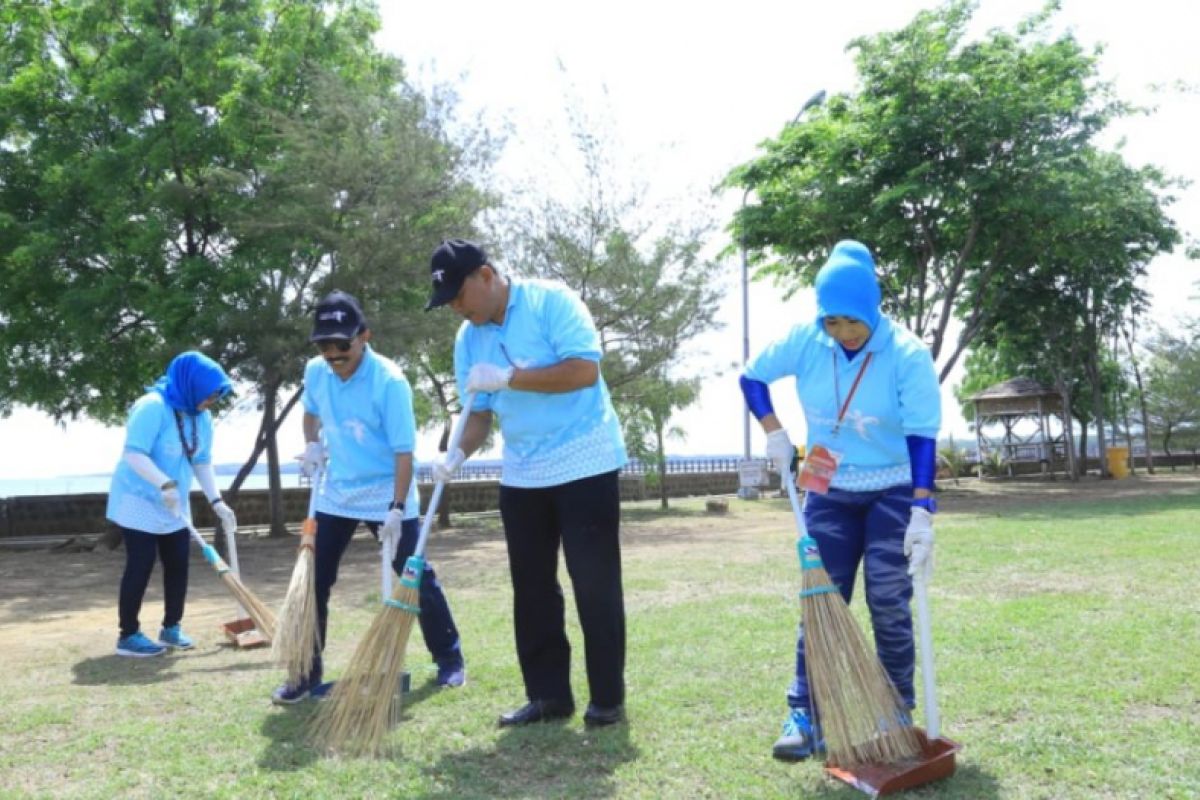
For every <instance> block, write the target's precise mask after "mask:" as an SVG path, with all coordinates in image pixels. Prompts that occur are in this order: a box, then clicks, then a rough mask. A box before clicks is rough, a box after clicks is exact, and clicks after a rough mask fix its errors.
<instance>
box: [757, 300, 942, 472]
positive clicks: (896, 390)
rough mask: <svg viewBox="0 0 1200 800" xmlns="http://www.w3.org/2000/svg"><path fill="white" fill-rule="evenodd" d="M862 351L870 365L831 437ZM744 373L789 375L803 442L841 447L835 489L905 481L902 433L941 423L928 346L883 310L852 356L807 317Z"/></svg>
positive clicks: (930, 433) (932, 434)
mask: <svg viewBox="0 0 1200 800" xmlns="http://www.w3.org/2000/svg"><path fill="white" fill-rule="evenodd" d="M868 353H870V354H871V363H870V364H869V365H868V366H867V368H866V370H865V372H863V376H862V381H861V382H860V383H859V386H858V390H857V391H856V392H855V393H854V398H853V399H852V400H851V402H850V405H849V407H848V408H847V409H846V416H845V417H844V418H843V420H842V424H841V427H840V430H839V433H838V435H837V436H836V437H835V436H833V434H832V431H833V428H834V425H835V423H836V422H837V417H838V411H839V409H840V404H841V403H845V401H846V397H847V395H849V393H850V388H851V386H853V385H854V379H855V377H856V376H857V375H858V373H859V370H860V368H862V365H863V363H864V361H865V359H866V357H867V354H868ZM835 370H836V372H835ZM745 374H746V377H747V378H750V379H752V380H756V381H762V382H763V383H766V384H770V383H773V382H774V381H777V380H779V379H780V378H784V377H787V376H789V375H791V376H794V377H795V378H796V393H797V395H798V396H799V398H800V405H801V406H802V407H803V409H804V419H805V421H806V422H807V423H808V437H807V445H806V446H807V448H808V449H812V447H813V445H815V444H823V445H825V446H826V447H828V448H829V449H831V450H836V451H839V452H841V453H842V462H841V466H839V467H838V471H837V474H836V475H835V476H834V479H833V481H832V482H831V484H830V485H831V486H834V487H836V488H839V489H846V490H849V491H869V490H875V489H885V488H888V487H890V486H899V485H903V484H906V483H908V482H909V481H910V480H911V479H912V473H911V468H910V466H909V458H908V445H907V443H906V441H905V438H904V437H905V436H924V437H927V438H930V439H936V438H937V435H938V429H939V428H941V424H942V401H941V390H940V388H939V386H938V380H937V373H936V372H935V370H934V367H933V357H932V356H931V355H930V353H929V348H928V347H926V346H925V345H924V344H922V343H921V341H920V340H919V339H917V337H916V336H914V335H913V334H912V333H910V332H909V331H907V330H905V329H904V328H901V327H900V326H898V325H896V324H895V323H894V322H893V321H892V320H891V319H889V318H888V317H886V316H882V317H880V320H879V325H878V326H877V327H876V329H875V330H874V331H873V332H872V334H871V338H870V339H869V340H867V344H866V345H865V346H864V347H863V349H862V350H861V351H860V352H859V353H858V354H857V356H856V357H855V358H854V360H853V361H851V360H849V359H848V358H847V357H846V354H845V352H844V351H843V350H842V348H841V347H840V346H838V344H837V342H836V341H835V340H834V339H833V338H832V337H831V336H829V334H827V333H826V332H825V331H824V330H823V329H822V328H821V327H820V325H819V322H816V321H810V322H805V323H801V324H799V325H796V326H795V327H794V328H792V330H791V331H790V332H789V333H788V334H787V335H786V336H785V337H783V338H782V339H778V340H776V341H774V342H772V343H771V344H769V345H767V347H766V348H765V349H764V350H763V351H762V352H761V353H759V354H758V355H757V356H755V357H754V358H753V359H752V360H751V361H750V363H749V364H748V365H747V367H746V371H745ZM835 375H836V382H835ZM839 398H840V400H839Z"/></svg>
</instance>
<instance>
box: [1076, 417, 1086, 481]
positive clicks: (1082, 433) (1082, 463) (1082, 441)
mask: <svg viewBox="0 0 1200 800" xmlns="http://www.w3.org/2000/svg"><path fill="white" fill-rule="evenodd" d="M1072 422H1074V418H1072ZM1087 441H1088V426H1087V423H1086V422H1083V421H1082V420H1081V421H1080V423H1079V477H1081V478H1085V477H1087V473H1088V452H1087Z"/></svg>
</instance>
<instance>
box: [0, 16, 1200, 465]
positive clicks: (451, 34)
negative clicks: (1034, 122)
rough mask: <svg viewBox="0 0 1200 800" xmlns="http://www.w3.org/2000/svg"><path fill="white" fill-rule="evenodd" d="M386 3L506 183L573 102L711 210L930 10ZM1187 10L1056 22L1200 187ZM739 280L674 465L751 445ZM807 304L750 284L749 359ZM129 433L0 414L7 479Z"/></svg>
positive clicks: (1157, 154)
mask: <svg viewBox="0 0 1200 800" xmlns="http://www.w3.org/2000/svg"><path fill="white" fill-rule="evenodd" d="M380 5H381V6H382V7H383V8H382V13H383V24H384V28H383V31H382V32H381V33H380V35H379V37H378V40H377V41H378V44H379V46H380V47H382V48H383V49H386V50H388V51H390V52H393V53H395V54H397V55H399V56H401V57H402V58H403V59H404V60H405V61H406V63H407V64H408V65H409V70H410V74H411V76H412V77H413V79H414V80H415V82H416V83H417V84H418V85H421V86H428V85H430V84H432V83H433V82H435V81H436V82H443V83H446V82H449V83H453V84H455V85H456V86H457V88H458V91H459V94H460V96H461V100H462V105H461V111H462V113H463V115H464V116H465V117H468V118H474V117H476V116H478V117H480V118H482V119H483V120H485V121H486V122H488V123H489V124H494V125H496V126H501V125H505V126H508V127H509V129H510V131H511V133H510V135H509V145H508V147H507V149H506V155H505V157H504V159H503V160H502V162H501V165H500V172H501V173H502V174H503V175H506V176H508V177H512V178H519V177H539V175H538V173H541V172H545V173H547V175H546V177H547V178H550V179H552V178H553V173H554V170H555V168H556V167H555V165H554V163H553V162H548V160H547V158H546V153H547V152H548V146H549V145H548V142H549V140H550V138H552V135H553V134H552V132H553V131H561V130H562V128H563V125H564V122H565V113H564V105H565V103H566V98H567V97H568V94H569V93H570V94H571V95H572V96H574V97H576V98H578V99H580V100H581V101H582V102H583V103H584V104H585V105H586V106H587V107H588V108H589V116H595V117H596V118H599V119H602V120H608V121H609V122H610V123H611V129H612V130H615V132H616V135H617V138H618V139H619V144H620V147H621V153H622V155H623V156H625V157H626V159H627V160H626V161H625V164H626V165H627V167H628V169H629V171H630V175H629V176H628V178H627V179H628V180H631V181H640V182H642V183H644V184H645V185H647V186H648V187H649V189H650V192H651V197H652V199H654V200H656V201H658V202H661V203H666V204H674V205H676V206H679V207H687V206H689V204H693V203H694V204H695V205H696V206H697V207H699V206H703V205H705V204H708V205H711V204H712V202H713V200H712V198H711V196H710V191H709V187H711V186H712V185H713V184H714V183H715V182H716V181H717V180H719V179H720V178H721V177H722V176H723V175H724V174H725V173H726V172H727V171H728V170H729V169H730V168H731V167H733V166H735V165H736V164H739V163H741V162H743V161H746V160H747V159H749V158H752V157H753V156H754V155H755V153H756V145H757V144H758V143H759V142H761V141H763V140H764V139H767V138H769V137H773V136H775V135H777V134H778V133H779V131H780V129H781V127H782V126H783V125H784V124H785V123H787V122H788V121H790V120H791V119H792V118H793V117H794V116H795V114H796V111H797V110H798V109H799V107H800V105H801V104H802V103H803V102H804V100H805V99H807V98H808V97H809V96H811V95H812V94H813V92H815V91H817V90H818V89H825V90H827V91H829V92H830V93H834V92H838V91H846V90H852V89H853V88H854V70H853V65H852V63H851V59H850V56H849V55H848V54H847V53H846V52H845V46H846V44H847V43H848V42H849V41H850V40H851V39H852V38H854V37H856V36H861V35H864V34H870V33H875V32H878V31H882V30H891V29H895V28H897V27H900V26H902V25H904V24H905V23H906V22H908V21H909V20H910V19H911V18H912V16H913V15H914V14H915V13H916V12H917V11H918V10H919V9H922V8H931V7H934V6H935V5H936V4H935V3H934V2H931V1H929V2H918V1H917V0H847V2H842V3H827V4H824V3H823V4H816V3H800V2H784V1H783V0H779V1H778V2H766V0H742V2H739V3H736V4H700V3H694V2H681V1H679V0H659V2H645V1H644V0H642V1H641V2H636V3H635V2H630V1H629V0H610V2H608V3H605V4H601V5H597V4H587V5H586V6H585V5H584V4H579V3H571V2H562V0H558V2H522V1H520V0H512V1H511V2H507V3H497V2H483V1H482V0H469V1H468V0H442V2H439V3H408V2H406V3H399V2H387V0H383V1H382V2H380ZM980 6H981V7H980V9H979V11H978V12H977V14H976V23H977V25H978V26H979V28H980V29H986V28H990V27H996V26H1000V27H1004V28H1006V29H1010V30H1011V29H1012V27H1013V26H1014V25H1015V24H1016V22H1017V21H1018V20H1019V19H1020V18H1021V17H1023V16H1024V15H1025V14H1027V13H1029V12H1031V11H1033V10H1035V9H1036V8H1038V7H1039V6H1040V3H1039V2H1037V1H1036V0H1003V1H1002V0H982V1H981V3H980ZM1193 9H1194V6H1193V4H1192V3H1190V2H1188V0H1141V1H1140V2H1138V3H1136V4H1130V3H1128V2H1116V1H1115V0H1103V1H1097V0H1093V1H1092V2H1088V1H1087V0H1064V2H1063V10H1062V11H1061V12H1060V13H1059V14H1058V15H1057V17H1056V19H1057V22H1056V24H1057V25H1058V26H1059V27H1070V28H1071V29H1072V30H1074V32H1075V34H1076V35H1077V37H1078V38H1079V39H1080V40H1081V41H1082V42H1083V43H1084V44H1085V45H1086V46H1091V45H1093V44H1097V43H1104V44H1105V45H1106V50H1105V53H1104V55H1103V56H1102V60H1101V74H1102V75H1104V76H1105V77H1108V78H1111V79H1113V80H1115V81H1116V83H1117V86H1118V89H1119V91H1120V93H1121V95H1122V97H1124V98H1125V99H1128V100H1132V101H1135V102H1141V103H1144V104H1152V105H1157V106H1159V111H1158V112H1157V113H1156V114H1155V115H1153V116H1152V117H1150V118H1148V119H1138V120H1128V121H1125V122H1123V123H1122V125H1121V128H1120V130H1119V131H1117V132H1116V134H1118V135H1120V136H1123V137H1124V138H1125V140H1126V145H1125V153H1126V157H1127V158H1129V159H1130V160H1131V161H1132V162H1134V163H1142V162H1152V163H1155V164H1158V165H1160V166H1162V167H1163V168H1165V169H1166V170H1167V172H1168V173H1170V174H1173V175H1176V176H1182V177H1186V178H1192V179H1195V178H1197V177H1200V155H1198V151H1197V148H1196V146H1195V145H1194V131H1195V130H1196V129H1197V127H1198V125H1197V123H1200V93H1197V92H1193V93H1192V94H1190V95H1180V94H1177V93H1176V94H1170V95H1154V94H1152V93H1151V92H1150V91H1149V89H1148V87H1150V86H1151V85H1153V84H1173V83H1174V82H1176V81H1178V80H1180V79H1185V80H1191V81H1193V82H1200V48H1198V47H1197V46H1196V37H1195V31H1196V29H1197V20H1196V17H1197V12H1196V11H1195V10H1193ZM559 62H561V63H562V64H563V65H564V67H565V69H566V73H565V75H564V74H563V73H562V72H561V71H560V70H559V67H558V64H559ZM1198 91H1200V90H1198ZM592 109H594V113H593V112H592ZM1112 141H1114V142H1115V141H1116V139H1115V138H1114V139H1113V140H1112ZM732 194H734V193H732V192H731V193H727V196H725V197H721V198H718V199H717V203H718V208H717V217H716V218H717V221H718V223H720V224H724V222H725V221H726V220H727V219H728V217H729V214H730V213H731V212H732V211H733V210H734V209H735V208H736V207H737V204H738V203H739V202H740V199H741V198H740V196H738V197H733V196H729V195H732ZM1179 196H1180V201H1179V202H1178V203H1177V204H1176V205H1175V206H1173V207H1172V208H1171V209H1170V213H1171V214H1172V216H1173V217H1174V219H1175V220H1176V222H1177V223H1178V224H1179V225H1180V227H1181V228H1182V229H1183V230H1185V231H1191V232H1193V233H1196V232H1200V226H1198V225H1197V224H1196V223H1197V219H1198V217H1200V188H1198V187H1191V188H1189V189H1187V190H1186V191H1183V192H1181V193H1180V195H1179ZM860 238H862V239H863V240H864V241H866V242H867V243H868V244H869V243H870V239H871V237H870V232H869V231H864V232H862V234H861V236H860ZM724 243H725V242H724V240H722V241H720V242H719V243H718V244H721V245H723V244H724ZM727 269H728V271H727V275H726V278H725V284H724V285H726V286H727V287H728V292H727V295H726V301H725V303H724V304H723V305H722V308H721V313H720V318H721V320H722V321H723V322H724V329H723V330H722V331H721V332H720V333H719V334H714V335H711V336H708V337H705V338H704V340H703V341H701V342H698V343H697V348H698V349H699V350H700V351H702V352H704V353H705V355H704V356H702V357H698V358H697V359H696V361H697V362H698V363H699V364H700V365H701V367H702V368H705V369H709V368H711V367H713V366H717V365H719V366H721V367H723V368H724V374H723V375H722V376H721V377H718V378H713V379H712V380H710V381H709V383H708V385H707V387H706V389H705V390H704V392H703V394H702V396H701V400H700V402H699V403H698V404H697V405H696V406H694V407H692V408H691V409H689V410H687V411H686V412H684V413H683V414H681V415H680V416H679V417H678V419H677V420H676V422H677V423H678V424H679V425H681V426H682V427H684V428H685V429H686V430H687V431H688V437H687V439H686V441H683V442H675V443H673V444H672V446H671V447H670V448H669V450H670V452H673V453H681V454H682V453H740V452H741V450H742V443H743V432H742V431H743V428H742V419H743V415H742V410H741V409H742V403H741V396H740V393H739V392H738V390H737V382H736V375H737V370H736V366H735V365H740V363H741V349H742V345H741V339H742V316H741V294H740V277H739V276H740V266H739V263H738V261H737V259H731V260H730V261H729V263H728V264H727ZM1198 278H1200V269H1198V268H1197V267H1196V266H1195V265H1193V264H1191V263H1189V262H1187V261H1186V260H1185V259H1183V257H1182V254H1181V253H1178V254H1176V255H1174V256H1168V257H1164V258H1161V259H1159V260H1158V261H1156V262H1155V264H1154V265H1152V267H1151V275H1150V280H1149V283H1148V284H1147V285H1148V288H1149V289H1150V290H1151V292H1152V295H1153V301H1154V305H1153V316H1154V317H1155V318H1157V319H1159V320H1164V321H1165V320H1169V319H1171V318H1172V317H1176V316H1181V315H1184V314H1195V313H1196V312H1197V307H1198V306H1200V303H1197V302H1196V301H1195V300H1194V299H1189V298H1194V297H1195V296H1196V295H1197V293H1198V291H1197V289H1195V288H1194V283H1195V281H1196V280H1197V279H1198ZM810 302H811V301H810V299H809V298H807V297H805V296H803V295H801V296H798V297H796V298H794V299H793V300H792V301H791V302H790V303H784V302H782V301H781V300H780V297H779V292H778V291H777V290H775V289H774V288H773V287H771V286H769V285H765V284H755V285H753V286H752V288H751V293H750V307H751V314H750V317H751V319H750V349H751V352H752V353H753V352H756V351H757V350H758V349H759V348H761V347H762V346H764V345H765V344H766V343H767V342H768V341H769V340H770V339H772V338H774V337H775V336H778V335H779V334H780V333H781V332H782V331H783V330H785V329H786V327H787V326H788V325H789V324H790V321H791V320H792V319H794V318H796V317H798V316H802V315H803V314H804V313H805V311H806V310H807V309H809V308H810V306H809V305H808V304H809V303H810ZM447 324H454V323H453V322H451V321H450V320H447ZM389 349H390V348H389ZM954 383H956V378H954V377H952V378H951V380H949V381H947V383H946V386H945V391H944V396H945V400H944V415H945V425H944V427H943V433H950V432H952V433H954V434H955V436H956V437H959V438H960V439H966V438H969V436H970V434H969V433H968V431H967V427H966V422H965V421H964V420H963V419H962V418H961V416H960V415H959V412H958V407H957V403H956V402H954V400H953V397H952V395H951V394H950V390H951V387H952V386H953V384H954ZM773 396H774V398H775V405H776V408H777V410H778V412H779V413H780V416H781V418H782V419H783V420H784V421H785V423H786V424H787V425H788V426H789V428H790V429H791V430H792V431H793V438H794V439H796V438H798V437H799V436H800V434H801V432H802V430H803V425H802V419H801V415H800V412H799V410H798V406H797V404H796V402H795V399H794V392H793V391H792V389H791V388H790V387H788V386H786V385H785V384H784V383H782V382H781V383H779V384H777V385H776V386H775V388H774V391H773ZM289 423H290V424H289V425H288V426H287V430H286V431H285V432H284V436H283V439H282V441H281V455H283V456H284V457H285V458H286V457H289V456H291V455H292V454H293V453H298V452H299V451H300V449H301V447H302V446H301V436H300V430H299V429H300V423H299V420H298V419H296V420H294V421H293V420H289ZM257 424H258V418H257V415H256V414H252V413H250V414H241V415H233V416H231V417H227V418H225V419H222V420H218V423H217V430H216V437H215V443H214V447H215V452H214V456H215V460H216V461H218V462H222V463H224V462H240V461H242V460H244V459H245V458H246V456H247V455H248V454H249V451H250V448H251V446H252V444H253V438H254V434H255V432H256V430H257ZM752 429H753V437H752V443H753V445H752V449H753V451H754V452H756V453H760V452H761V451H762V447H763V440H762V437H761V434H760V433H759V432H758V430H757V425H754V426H752ZM122 436H123V431H122V430H121V429H119V428H118V429H109V428H104V427H102V426H99V425H96V424H95V423H92V422H89V421H81V422H74V423H69V424H68V425H67V426H66V427H65V428H61V427H58V426H55V425H54V424H53V423H52V422H51V421H50V420H49V419H48V418H47V417H45V416H44V415H42V414H39V413H37V412H33V411H31V410H28V409H19V410H17V411H16V412H15V413H14V414H13V415H12V416H11V417H10V418H8V419H5V420H0V479H3V478H38V477H47V476H54V475H59V474H78V473H88V472H104V471H107V470H109V469H110V468H111V467H112V465H113V463H114V462H115V460H116V458H117V457H118V454H119V452H120V449H121V442H122ZM432 442H433V440H432V438H427V439H425V440H423V441H422V443H421V445H420V446H419V447H418V451H417V457H418V458H420V459H426V458H429V457H431V456H432V455H433V449H434V447H433V444H432Z"/></svg>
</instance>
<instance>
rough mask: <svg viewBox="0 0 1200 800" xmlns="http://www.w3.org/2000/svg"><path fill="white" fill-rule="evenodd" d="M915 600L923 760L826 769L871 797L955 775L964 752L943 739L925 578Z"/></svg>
mask: <svg viewBox="0 0 1200 800" xmlns="http://www.w3.org/2000/svg"><path fill="white" fill-rule="evenodd" d="M913 596H914V597H915V598H916V600H917V630H918V634H919V636H918V638H919V639H920V645H921V674H922V676H923V677H924V683H925V697H924V698H923V699H924V700H925V724H926V725H927V726H928V728H927V730H922V729H920V728H914V730H916V732H917V736H918V738H920V740H921V755H920V757H919V758H913V759H907V760H905V761H900V762H897V763H895V764H862V765H859V766H856V767H853V768H849V769H847V768H845V767H826V768H825V774H827V775H829V776H830V777H832V778H836V779H837V780H839V781H842V782H843V783H846V784H849V785H850V786H853V787H854V788H855V789H858V790H859V791H861V792H864V793H866V794H867V795H869V796H871V797H879V796H880V795H885V794H891V793H892V792H899V791H901V790H903V789H912V788H914V787H916V786H923V785H924V784H926V783H932V782H933V781H937V780H941V779H942V778H948V777H950V776H951V775H953V774H954V766H955V764H954V757H955V755H956V754H957V753H958V751H959V750H960V749H962V748H961V745H959V744H958V743H957V742H954V741H951V740H950V739H947V738H945V737H943V736H941V735H940V728H941V718H940V715H939V714H938V702H937V682H936V680H935V678H934V670H933V633H932V630H931V629H932V626H931V624H930V621H929V593H928V590H927V587H926V586H925V576H924V575H917V576H914V578H913Z"/></svg>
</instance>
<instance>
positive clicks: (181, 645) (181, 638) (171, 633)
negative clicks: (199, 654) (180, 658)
mask: <svg viewBox="0 0 1200 800" xmlns="http://www.w3.org/2000/svg"><path fill="white" fill-rule="evenodd" d="M158 643H159V644H161V645H163V646H164V647H174V648H175V649H176V650H191V649H192V648H193V647H195V646H196V643H195V642H193V641H192V639H191V637H190V636H188V635H187V634H186V633H184V632H183V631H182V630H181V629H180V627H179V626H178V625H172V626H171V627H169V628H163V629H162V630H160V631H159V632H158Z"/></svg>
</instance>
